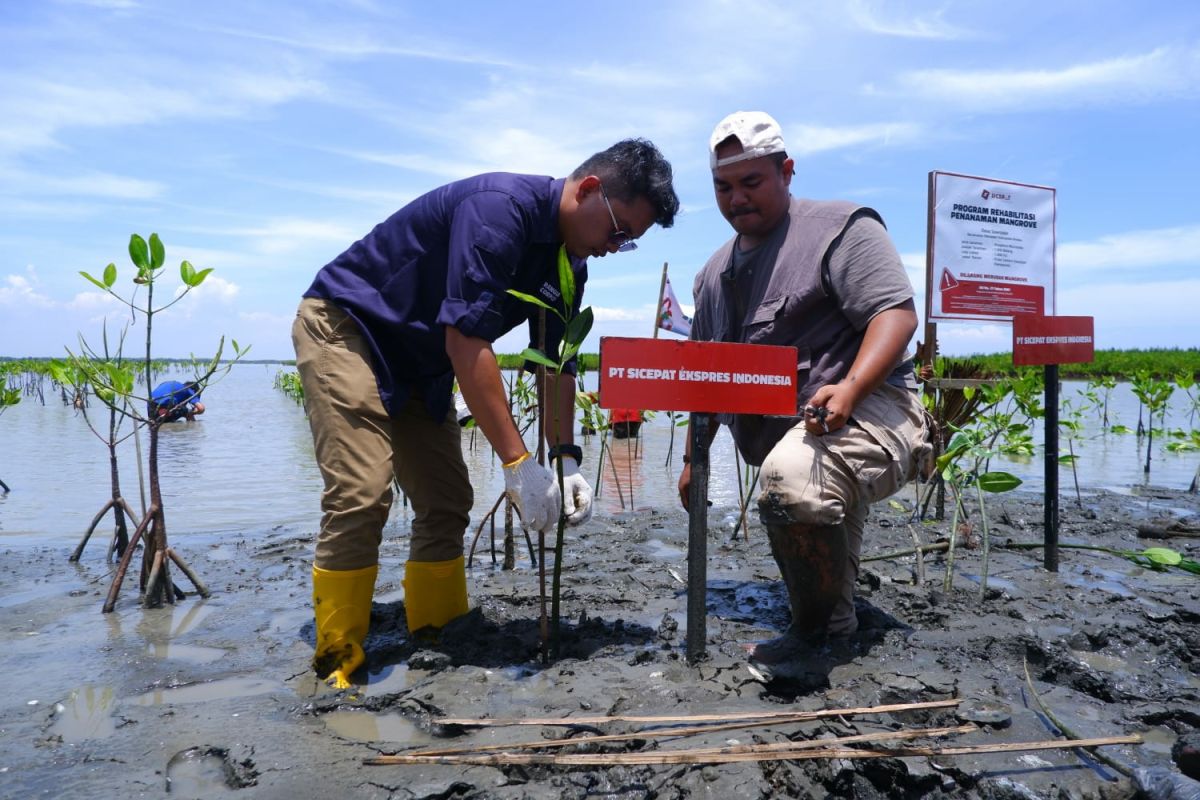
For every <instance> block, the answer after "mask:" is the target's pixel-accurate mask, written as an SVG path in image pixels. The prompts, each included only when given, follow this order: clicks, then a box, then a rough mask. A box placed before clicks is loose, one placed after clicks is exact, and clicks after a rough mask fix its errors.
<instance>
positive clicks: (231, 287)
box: [177, 273, 241, 304]
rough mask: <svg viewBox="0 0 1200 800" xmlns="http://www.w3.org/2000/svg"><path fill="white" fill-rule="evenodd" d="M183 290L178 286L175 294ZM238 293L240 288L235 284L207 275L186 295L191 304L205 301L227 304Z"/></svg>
mask: <svg viewBox="0 0 1200 800" xmlns="http://www.w3.org/2000/svg"><path fill="white" fill-rule="evenodd" d="M183 288H184V287H182V286H180V288H179V290H178V292H177V294H178V293H179V292H182V291H183ZM240 291H241V287H239V286H238V285H237V284H236V283H233V282H232V281H227V280H225V279H224V278H222V277H221V276H219V275H217V274H215V273H213V274H209V275H208V277H206V278H205V279H204V283H202V284H200V285H199V286H197V287H196V288H194V289H192V291H191V292H189V293H188V297H189V299H191V300H192V302H193V304H199V303H203V302H206V301H213V302H218V303H222V304H229V303H231V302H233V300H234V299H235V298H236V297H237V296H238V293H239V292H240Z"/></svg>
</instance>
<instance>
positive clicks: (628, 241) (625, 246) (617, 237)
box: [600, 183, 637, 253]
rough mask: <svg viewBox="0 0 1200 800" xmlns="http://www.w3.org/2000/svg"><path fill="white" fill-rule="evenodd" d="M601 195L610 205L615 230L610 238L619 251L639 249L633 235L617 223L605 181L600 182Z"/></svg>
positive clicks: (605, 202) (606, 203)
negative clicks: (605, 187) (605, 188)
mask: <svg viewBox="0 0 1200 800" xmlns="http://www.w3.org/2000/svg"><path fill="white" fill-rule="evenodd" d="M600 196H601V197H603V198H604V205H605V206H607V207H608V216H609V217H610V218H612V224H613V232H612V233H610V234H609V235H608V240H609V241H610V242H612V243H613V244H615V245H616V246H617V252H618V253H628V252H630V251H631V250H637V242H635V241H634V240H633V236H632V235H630V234H628V233H626V232H625V231H623V230H621V226H620V225H618V224H617V215H616V214H614V213H613V210H612V203H610V202H608V192H606V191H604V184H603V183H602V184H600Z"/></svg>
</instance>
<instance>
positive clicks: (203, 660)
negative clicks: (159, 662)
mask: <svg viewBox="0 0 1200 800" xmlns="http://www.w3.org/2000/svg"><path fill="white" fill-rule="evenodd" d="M226 652H227V651H225V650H222V649H221V648H220V647H201V646H199V645H193V644H177V643H176V642H164V643H161V644H160V643H157V642H155V643H151V644H148V645H146V653H147V654H149V655H151V656H153V657H154V658H159V659H167V658H170V659H175V660H177V661H187V662H188V663H190V664H211V663H212V662H214V661H217V660H219V659H221V658H223V657H224V656H225V654H226Z"/></svg>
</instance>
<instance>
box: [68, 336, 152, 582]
mask: <svg viewBox="0 0 1200 800" xmlns="http://www.w3.org/2000/svg"><path fill="white" fill-rule="evenodd" d="M128 330H129V328H128V326H126V327H125V328H124V329H123V330H122V331H121V335H120V338H119V339H118V342H117V347H116V352H115V353H112V354H110V352H109V347H108V326H107V323H106V324H105V327H104V350H103V354H102V355H103V358H102V359H97V360H94V361H93V362H92V367H93V368H94V370H95V372H94V373H92V374H98V375H100V376H101V381H100V382H99V383H97V384H95V385H91V383H90V381H89V378H88V375H89V371H87V370H84V369H83V368H81V367H80V366H78V365H77V364H76V363H74V362H71V361H61V362H54V363H53V364H52V365H51V374H52V375H53V376H54V379H55V380H57V381H58V382H59V383H61V384H62V385H63V386H67V385H70V386H72V387H74V392H75V397H76V398H83V397H86V395H87V392H88V390H89V388H90V390H91V391H92V392H94V393H95V394H96V396H97V397H98V398H99V399H100V400H101V402H102V403H104V405H105V408H106V410H107V411H108V427H107V430H106V431H105V432H103V433H101V431H99V430H97V428H96V425H95V424H94V423H93V422H92V418H91V415H90V414H89V412H88V405H87V403H86V402H76V406H75V407H76V408H77V409H78V410H79V412H80V413H81V414H82V415H83V420H84V422H85V423H86V424H87V426H88V429H89V430H90V431H91V432H92V435H93V436H95V437H96V438H97V439H99V440H100V441H102V442H104V446H105V447H106V448H108V468H109V497H108V500H107V501H105V503H104V505H103V506H101V508H100V510H99V511H98V512H97V513H96V516H94V517H92V524H91V525H89V526H88V529H87V530H86V531H85V532H84V534H83V538H82V539H81V540H80V542H79V546H78V547H76V548H75V551H74V552H73V553H72V554H71V557H70V559H69V560H70V561H73V562H74V561H78V560H79V559H80V558H81V557H82V556H83V549H84V547H86V546H87V543H88V540H89V539H90V538H91V537H92V533H94V532H95V530H96V526H97V525H99V524H100V520H102V519H104V517H105V515H106V514H108V512H109V511H112V513H113V523H114V524H113V536H112V539H111V540H110V542H109V545H108V550H107V552H106V554H105V560H106V561H109V560H111V559H112V557H113V556H114V555H115V556H116V557H117V558H118V559H119V558H121V557H122V556H124V555H125V548H126V547H128V546H129V529H128V526H127V525H126V522H125V518H126V516H128V517H129V519H130V520H132V521H133V524H134V526H135V527H136V526H137V525H138V515H137V514H136V513H135V512H134V510H133V509H132V508H130V506H129V503H128V501H126V500H125V496H124V495H123V494H122V493H121V472H120V470H119V469H118V466H117V445H118V444H120V443H121V442H122V441H124V440H125V439H127V438H129V436H130V435H135V432H136V428H133V427H132V426H130V429H129V430H128V431H122V426H123V424H124V423H125V422H126V421H128V420H130V419H131V417H130V415H129V414H128V413H125V412H127V411H128V409H127V408H125V406H127V405H128V402H127V400H126V398H128V397H130V396H132V394H133V384H134V370H133V367H132V366H131V365H130V364H129V363H128V362H126V361H125V359H124V356H123V351H124V347H125V334H126V333H127V332H128ZM110 355H111V357H110ZM109 387H116V389H115V390H113V389H110V388H109ZM118 409H120V410H118ZM141 466H142V465H141V461H140V459H139V461H138V472H139V474H140V473H141ZM145 499H146V498H145V494H144V493H143V495H142V510H143V512H144V511H145Z"/></svg>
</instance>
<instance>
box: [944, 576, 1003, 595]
mask: <svg viewBox="0 0 1200 800" xmlns="http://www.w3.org/2000/svg"><path fill="white" fill-rule="evenodd" d="M958 574H959V575H962V576H963V577H964V578H966V579H967V580H969V581H972V582H973V583H980V582H981V581H982V578H981V577H980V576H979V575H975V574H973V573H970V572H960V573H958ZM988 588H989V589H999V590H1000V591H1002V592H1008V593H1009V594H1017V585H1016V584H1015V583H1013V582H1012V581H1010V580H1008V579H1007V578H998V577H996V576H995V575H991V574H989V575H988Z"/></svg>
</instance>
